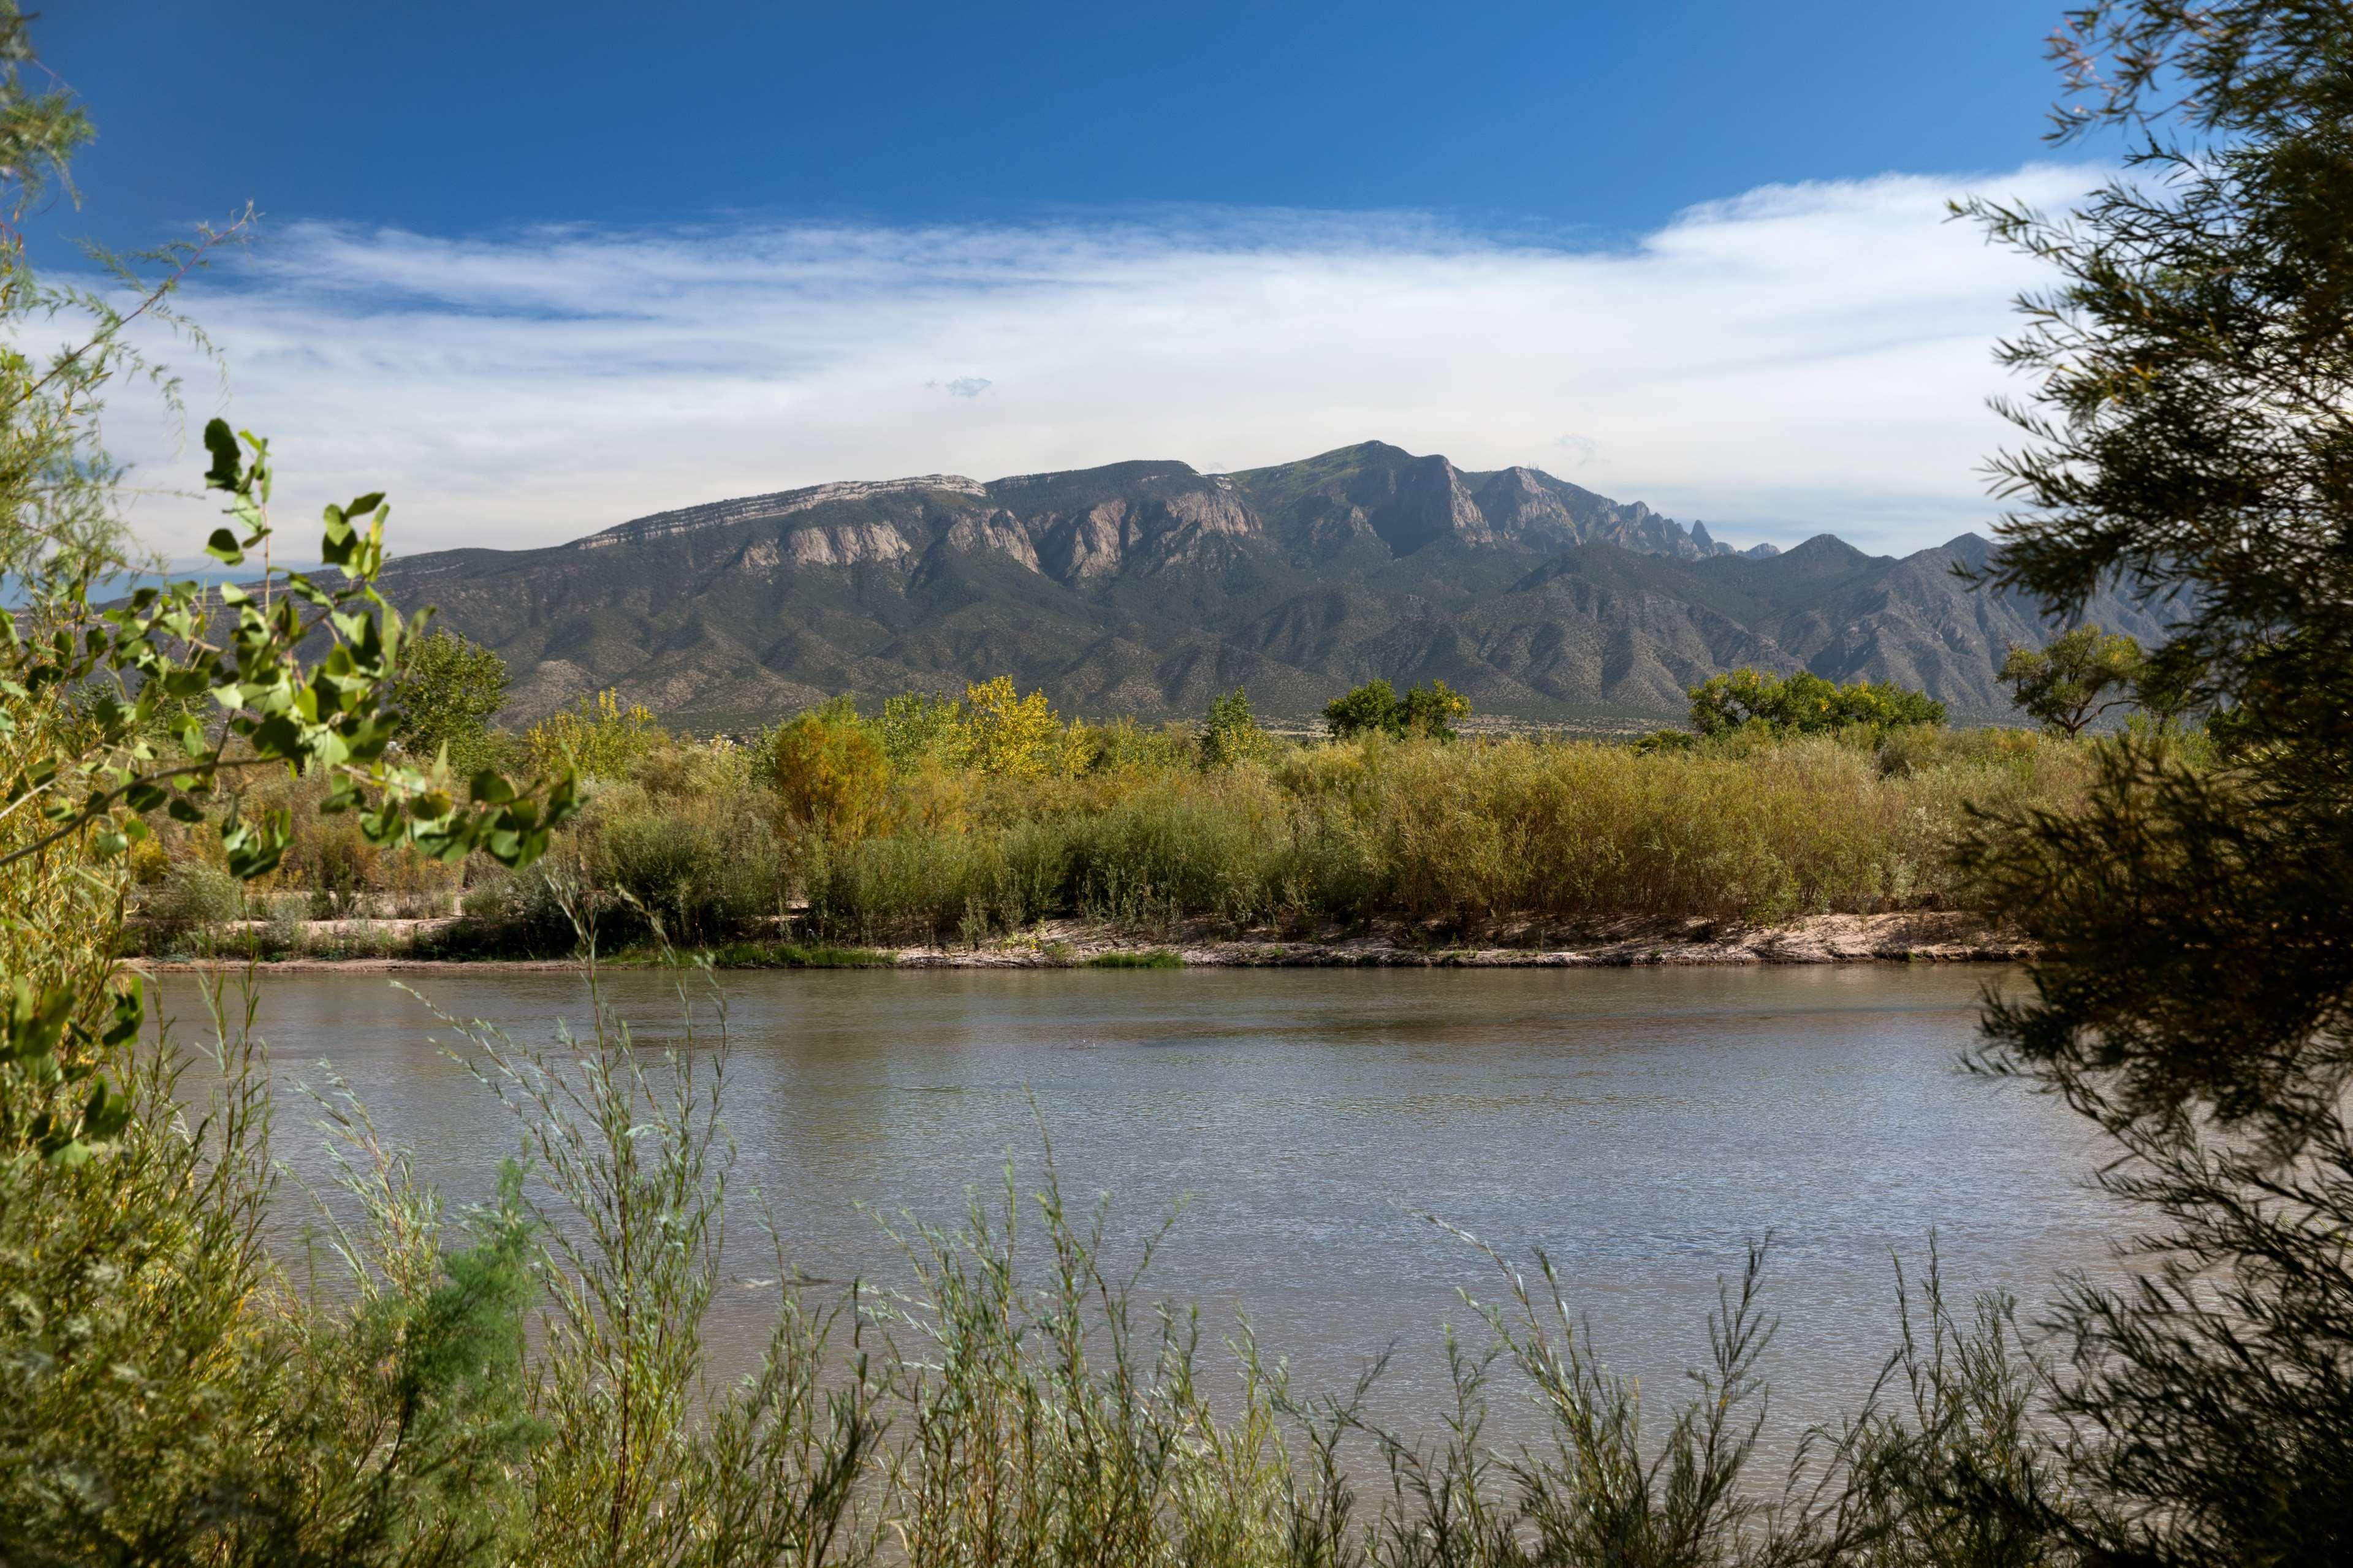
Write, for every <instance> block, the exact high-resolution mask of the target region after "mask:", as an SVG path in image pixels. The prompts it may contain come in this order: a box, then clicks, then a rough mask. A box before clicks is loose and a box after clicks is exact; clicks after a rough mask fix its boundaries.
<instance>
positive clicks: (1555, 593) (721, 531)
mask: <svg viewBox="0 0 2353 1568" xmlns="http://www.w3.org/2000/svg"><path fill="white" fill-rule="evenodd" d="M1992 551H1993V545H1992V543H1991V542H1989V541H1988V540H1986V539H1983V538H1981V537H1979V536H1978V535H1977V534H1974V533H1965V534H1963V535H1961V536H1960V537H1959V538H1957V539H1955V540H1952V541H1950V542H1947V543H1946V544H1943V545H1941V546H1938V547H1937V548H1936V549H1933V550H1923V551H1920V552H1916V553H1915V554H1911V555H1906V556H1903V557H1901V558H1897V557H1892V556H1883V555H1867V554H1865V553H1863V552H1862V551H1859V550H1857V549H1855V548H1854V547H1853V546H1852V545H1849V544H1847V543H1845V542H1842V541H1841V540H1839V539H1837V538H1834V537H1832V536H1831V535H1830V534H1826V533H1825V534H1820V535H1817V536H1816V537H1814V538H1811V539H1809V540H1807V541H1806V542H1804V543H1802V544H1799V545H1798V546H1797V547H1796V548H1794V549H1791V550H1788V551H1786V552H1780V551H1776V550H1774V548H1773V547H1772V546H1770V545H1761V546H1758V547H1757V548H1756V549H1753V550H1749V551H1746V552H1736V551H1734V550H1733V549H1732V548H1731V547H1729V546H1728V545H1725V544H1723V543H1720V542H1716V541H1715V540H1714V539H1712V538H1711V537H1710V536H1709V534H1708V532H1707V530H1706V528H1705V526H1704V524H1698V523H1694V525H1692V526H1690V527H1688V528H1686V527H1684V526H1683V524H1681V523H1679V522H1677V521H1674V520H1672V519H1671V518H1667V517H1662V516H1661V515H1660V514H1659V513H1657V512H1655V511H1653V510H1651V509H1650V508H1649V507H1647V506H1645V505H1642V504H1641V503H1640V502H1633V503H1626V502H1620V501H1615V500H1609V498H1607V497H1604V496H1599V495H1596V494H1594V493H1593V492H1592V491H1590V490H1587V489H1580V488H1579V487H1577V486H1576V485H1573V484H1569V483H1567V481H1565V480H1562V479H1556V478H1554V477H1553V476H1552V475H1550V474H1546V473H1544V472H1542V471H1540V470H1538V469H1535V468H1502V469H1497V470H1494V471H1492V472H1475V471H1471V470H1466V469H1462V468H1456V467H1455V466H1454V465H1453V464H1452V463H1451V462H1449V461H1447V460H1446V459H1445V458H1442V457H1436V456H1430V457H1416V456H1414V455H1412V454H1411V453H1409V452H1406V451H1404V450H1401V449H1400V448H1398V447H1392V446H1388V445H1386V444H1384V443H1381V442H1377V441H1372V442H1366V443H1364V444H1362V445H1359V446H1355V447H1343V448H1341V449H1340V450H1338V451H1334V452H1326V453H1324V454H1323V455H1322V456H1321V457H1316V458H1307V459H1306V460H1304V461H1302V462H1296V463H1285V464H1282V465H1278V466H1276V467H1272V468H1253V469H1250V470H1248V471H1245V472H1237V473H1219V474H1204V473H1200V472H1198V471H1197V470H1195V469H1194V468H1190V467H1188V466H1187V465H1186V464H1183V463H1177V462H1126V463H1114V464H1112V465H1110V466H1108V467H1105V468H1083V469H1077V470H1073V471H1070V472H1064V473H1048V474H1024V475H1018V476H1016V477H1013V478H1010V479H995V480H991V481H988V482H987V483H980V482H976V481H975V480H972V479H964V478H961V477H959V476H956V475H952V474H927V475H923V476H922V477H920V478H914V479H890V480H854V481H847V482H842V483H837V484H827V485H817V486H813V487H810V488H808V489H797V490H784V491H779V492H776V493H775V494H771V495H760V496H748V497H744V498H742V499H739V500H723V501H715V502H712V503H710V504H707V505H702V506H693V507H688V508H685V509H683V510H677V511H666V512H659V513H656V514H654V515H652V516H650V517H641V518H638V519H637V520H635V521H629V522H624V523H622V524H620V525H619V526H617V527H614V528H608V529H607V530H605V531H603V532H600V533H593V534H590V535H588V536H587V537H586V538H583V539H578V540H575V541H574V542H571V543H568V544H561V545H555V546H552V547H549V548H544V549H536V550H516V551H501V550H448V551H438V552H431V553H427V554H419V555H412V556H406V557H403V558H400V559H397V560H395V561H393V562H391V563H388V564H387V565H386V567H385V572H384V575H383V579H382V583H383V586H384V588H385V592H386V593H387V594H388V595H390V596H391V597H392V598H393V599H394V600H395V601H396V603H399V604H401V605H404V606H406V607H410V608H414V607H416V606H417V605H423V604H427V603H430V604H433V605H438V607H439V610H440V615H441V624H442V625H443V626H447V627H448V628H449V629H451V630H454V631H457V632H459V633H461V634H463V635H464V636H466V637H470V638H471V639H473V640H474V641H476V642H478V643H481V644H484V645H486V646H488V647H491V648H494V649H496V650H497V651H498V652H499V653H500V654H501V656H502V657H503V658H505V659H506V661H507V666H508V668H509V669H510V671H512V674H513V676H514V678H515V683H514V687H513V689H512V695H511V700H510V704H509V709H508V715H507V716H508V717H509V718H510V719H511V720H512V721H529V720H531V719H534V718H537V717H539V716H541V715H543V714H544V713H546V712H548V711H550V710H554V709H555V708H557V707H560V706H562V705H563V704H565V702H568V701H569V700H572V699H574V698H575V697H577V696H579V695H581V694H583V693H586V692H588V691H592V690H595V689H600V688H605V687H613V688H617V689H618V690H619V691H620V693H621V695H622V696H623V697H624V698H625V699H632V700H640V701H643V702H645V703H646V704H647V705H648V706H649V707H650V708H652V709H654V710H656V711H657V712H659V713H661V714H663V715H664V716H665V717H667V718H670V719H673V720H676V721H681V722H684V723H688V724H700V725H705V726H712V727H738V726H743V725H746V724H750V723H755V722H758V721H764V720H767V719H772V718H775V717H776V716H778V715H781V714H783V713H786V712H789V711H791V710H795V709H797V708H800V707H802V706H805V705H807V704H808V703H810V702H813V701H816V700H820V699H822V698H825V697H828V696H830V695H833V694H835V693H839V692H849V693H853V694H855V695H857V696H858V697H860V699H864V700H875V699H880V698H881V697H884V696H888V695H891V694H893V693H896V692H900V691H904V690H909V689H924V690H943V691H955V690H960V689H961V687H962V685H963V683H964V682H965V681H966V680H968V679H987V677H990V676H993V675H997V674H1000V673H1003V674H1010V675H1011V676H1012V677H1013V678H1014V679H1015V681H1016V682H1017V683H1018V684H1019V686H1020V687H1021V688H1022V689H1024V690H1029V689H1033V688H1042V689H1044V690H1045V691H1046V692H1047V694H1048V695H1049V696H1050V698H1051V699H1052V700H1054V702H1055V703H1056V704H1057V705H1058V706H1059V707H1060V708H1061V709H1062V710H1063V711H1064V712H1066V713H1081V714H1087V715H1092V716H1105V715H1110V714H1115V713H1135V714H1139V715H1144V716H1146V717H1152V716H1160V715H1170V714H1191V713H1197V712H1198V711H1199V710H1201V709H1203V708H1204V707H1205V706H1206V705H1207V703H1208V699H1209V698H1210V696H1212V695H1213V694H1215V693H1218V692H1221V691H1226V690H1230V689H1233V688H1235V687H1237V686H1240V687H1243V688H1246V689H1248V690H1249V692H1250V697H1251V700H1252V701H1253V703H1254V704H1255V705H1256V706H1257V707H1258V709H1259V710H1260V711H1261V712H1262V713H1267V714H1270V715H1276V716H1305V715H1308V714H1312V713H1313V712H1314V711H1315V710H1317V709H1319V708H1321V706H1322V705H1323V704H1324V702H1325V701H1327V700H1330V699H1331V698H1332V697H1333V696H1335V695H1336V694H1337V693H1339V692H1340V691H1342V690H1344V689H1346V688H1347V687H1349V686H1352V685H1355V684H1356V683H1358V682H1361V681H1364V680H1368V679H1373V678H1375V677H1385V678H1387V679H1389V680H1392V681H1394V682H1396V683H1397V684H1398V685H1399V686H1403V685H1405V684H1407V683H1409V682H1419V681H1426V680H1429V679H1433V678H1434V679H1442V680H1444V681H1446V682H1447V683H1448V684H1449V685H1451V686H1452V687H1454V688H1455V689H1458V690H1460V691H1461V692H1462V693H1464V694H1465V695H1466V696H1468V697H1469V698H1470V699H1471V700H1472V703H1473V704H1475V706H1476V708H1477V709H1478V710H1479V711H1480V712H1482V713H1484V714H1493V715H1501V716H1509V717H1514V718H1519V719H1524V720H1528V721H1545V722H1571V723H1577V722H1583V723H1599V724H1605V725H1606V724H1621V723H1639V722H1642V721H1658V720H1665V719H1672V718H1674V717H1676V716H1679V715H1680V714H1681V713H1682V712H1683V710H1684V708H1685V705H1686V704H1685V698H1684V692H1685V689H1687V688H1688V687H1690V686H1691V685H1693V684H1694V683H1695V682H1697V681H1699V680H1701V679H1704V678H1705V677H1707V676H1709V675H1712V674H1715V673H1716V672H1718V671H1721V670H1725V669H1730V668H1737V667H1740V666H1743V665H1751V666H1756V667H1757V668H1767V669H1774V670H1782V671H1788V670H1795V669H1799V668H1805V669H1810V670H1813V671H1814V672H1816V673H1817V674H1820V675H1823V676H1827V677H1829V678H1831V679H1836V680H1847V679H1854V678H1857V677H1865V678H1869V679H1876V680H1894V681H1898V682H1900V683H1902V684H1904V685H1905V686H1909V687H1915V688H1918V689H1924V690H1926V691H1927V692H1928V693H1930V694H1931V695H1932V696H1935V697H1936V698H1938V699H1940V700H1943V701H1944V702H1945V703H1946V704H1947V708H1948V709H1949V710H1951V711H1952V713H1953V715H1954V716H1955V717H1956V718H1957V719H1959V720H1963V721H1967V720H1970V719H1978V720H1991V719H1996V718H2003V717H2007V716H2009V713H2010V707H2009V704H2008V702H2007V700H2005V698H2004V697H2003V695H2002V693H2001V691H2000V688H1999V686H1998V685H1997V683H1996V681H1995V679H1994V672H1995V669H1996V668H1997V667H1998V666H1999V664H2000V661H2001V659H2002V657H2003V655H2004V652H2005V650H2006V649H2007V647H2009V646H2010V644H2012V643H2039V642H2040V641H2042V640H2043V639H2044V638H2045V637H2048V635H2049V633H2050V630H2051V627H2050V626H2049V625H2048V624H2047V623H2046V622H2045V620H2044V619H2043V618H2042V616H2040V615H2039V614H2038V613H2037V610H2036V607H2035V606H2034V605H2031V604H2028V603H2026V602H2023V601H2021V600H2019V599H2017V598H2015V597H2014V596H2010V595H2000V594H1995V593H1992V592H1989V591H1983V590H1979V589H1978V588H1976V587H1973V586H1972V585H1971V584H1969V583H1968V582H1967V581H1965V580H1963V578H1962V577H1961V576H1959V575H1958V574H1957V573H1956V570H1955V569H1956V568H1957V567H1959V568H1978V567H1982V566H1983V565H1984V564H1985V563H1986V562H1987V561H1988V560H1989V557H1990V555H1991V553H1992ZM2093 614H2094V618H2097V619H2098V620H2100V622H2101V623H2102V624H2103V625H2105V626H2108V627H2109V628H2110V629H2113V630H2121V631H2127V632H2131V633H2133V634H2135V635H2136V636H2139V637H2143V638H2144V639H2148V638H2150V637H2153V636H2154V635H2155V634H2156V633H2158V630H2159V629H2160V628H2159V626H2158V623H2157V622H2156V621H2155V620H2154V619H2153V618H2152V617H2151V616H2149V615H2147V613H2146V612H2144V611H2143V610H2141V609H2139V608H2137V607H2136V606H2134V605H2130V604H2127V603H2126V602H2123V601H2121V600H2113V599H2111V600H2109V601H2105V602H2103V603H2100V604H2097V605H2094V606H2093Z"/></svg>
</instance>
